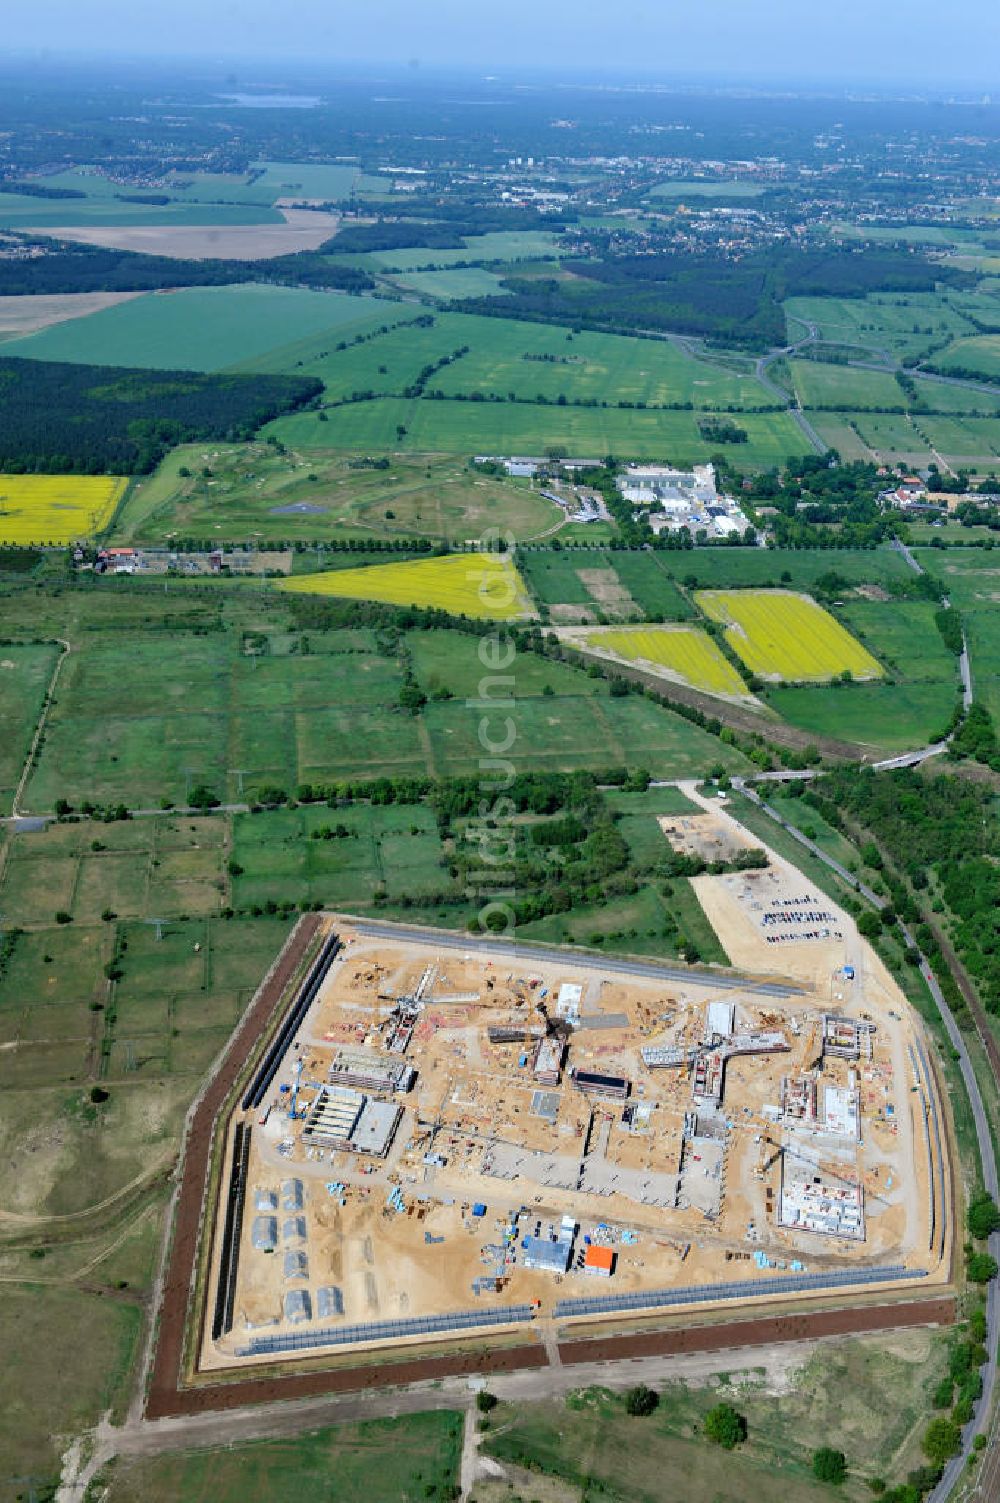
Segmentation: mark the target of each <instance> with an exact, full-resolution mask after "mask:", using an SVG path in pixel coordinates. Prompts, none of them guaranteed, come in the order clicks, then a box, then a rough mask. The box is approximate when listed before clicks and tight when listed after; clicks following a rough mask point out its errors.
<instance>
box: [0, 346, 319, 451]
mask: <svg viewBox="0 0 1000 1503" xmlns="http://www.w3.org/2000/svg"><path fill="white" fill-rule="evenodd" d="M322 389H323V388H322V383H321V382H319V381H317V380H316V379H314V378H313V377H305V376H271V375H267V376H230V375H201V374H198V373H195V372H191V371H153V370H148V371H147V370H143V371H136V370H126V369H119V368H116V367H114V366H93V365H68V364H65V365H64V364H62V363H61V362H56V361H48V360H16V359H0V404H2V406H3V423H2V425H0V471H6V472H7V473H10V474H25V473H39V474H74V473H78V474H85V475H99V474H105V473H107V474H112V475H135V474H147V473H148V472H149V471H150V470H152V469H155V467H156V465H157V464H159V462H160V460H161V459H162V458H163V456H164V454H166V452H167V450H168V449H170V448H172V447H173V446H174V445H175V444H180V443H190V442H191V441H192V440H197V439H212V440H224V441H230V442H232V441H239V440H246V439H250V438H252V437H253V435H254V434H255V433H256V431H257V429H258V428H260V427H261V426H262V425H263V424H264V423H267V422H270V420H271V419H272V418H275V417H278V416H280V414H281V413H283V412H290V411H292V410H293V409H295V408H297V407H301V406H302V405H303V404H304V403H306V402H309V401H312V400H313V398H315V397H316V396H318V395H319V393H320V392H321V391H322Z"/></svg>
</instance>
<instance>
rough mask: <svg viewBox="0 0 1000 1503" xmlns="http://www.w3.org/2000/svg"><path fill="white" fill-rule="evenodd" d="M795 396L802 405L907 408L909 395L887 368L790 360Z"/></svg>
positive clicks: (817, 406)
mask: <svg viewBox="0 0 1000 1503" xmlns="http://www.w3.org/2000/svg"><path fill="white" fill-rule="evenodd" d="M789 368H790V370H791V373H792V381H793V384H794V387H795V395H796V397H797V398H798V401H799V405H800V406H802V407H816V408H822V407H853V408H854V409H856V410H857V409H864V408H874V409H876V410H877V409H879V408H885V407H906V406H908V405H909V403H908V402H907V399H906V395H905V393H904V391H903V389H902V387H901V386H900V385H899V382H898V381H897V380H896V378H895V377H894V376H892V375H890V374H889V372H888V371H885V372H883V371H866V370H856V369H854V368H853V367H852V366H849V365H823V364H822V363H821V362H820V361H818V360H791V361H789Z"/></svg>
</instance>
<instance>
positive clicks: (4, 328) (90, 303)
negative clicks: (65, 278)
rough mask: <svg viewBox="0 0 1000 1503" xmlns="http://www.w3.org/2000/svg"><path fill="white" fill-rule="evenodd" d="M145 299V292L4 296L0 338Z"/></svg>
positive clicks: (34, 330)
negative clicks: (142, 297)
mask: <svg viewBox="0 0 1000 1503" xmlns="http://www.w3.org/2000/svg"><path fill="white" fill-rule="evenodd" d="M141 296H142V293H141V292H63V293H56V294H54V295H52V296H51V297H48V296H42V297H0V336H3V335H7V334H9V335H12V336H13V335H20V334H35V333H37V331H38V330H39V329H47V328H49V327H50V325H52V324H62V323H66V322H67V321H68V320H69V319H71V318H85V317H86V316H87V314H88V313H100V311H101V309H102V308H113V307H114V305H115V304H116V303H127V302H129V301H130V300H131V299H132V298H134V297H141Z"/></svg>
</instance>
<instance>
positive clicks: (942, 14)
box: [3, 0, 1000, 89]
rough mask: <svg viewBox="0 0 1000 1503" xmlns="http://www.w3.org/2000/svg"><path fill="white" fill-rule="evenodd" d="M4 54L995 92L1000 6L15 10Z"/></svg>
mask: <svg viewBox="0 0 1000 1503" xmlns="http://www.w3.org/2000/svg"><path fill="white" fill-rule="evenodd" d="M4 11H5V14H4V19H3V32H4V49H5V50H7V51H23V50H31V51H33V52H38V51H39V50H42V49H45V50H47V51H49V52H51V53H54V54H57V55H59V54H62V55H65V54H67V53H81V52H82V53H88V54H91V55H93V54H95V53H100V52H102V51H108V52H115V53H132V54H136V55H139V54H153V55H157V54H159V55H163V56H168V55H169V56H172V57H176V56H181V55H186V56H197V57H201V58H202V59H203V60H205V61H215V60H216V59H223V58H231V59H234V60H235V59H240V58H249V57H254V58H259V59H261V60H267V59H270V58H274V59H275V60H278V59H283V60H286V59H288V58H290V57H299V58H304V59H307V60H308V61H310V62H312V63H313V64H316V63H320V62H321V61H323V60H325V59H329V60H330V61H339V62H351V61H369V62H382V63H386V64H397V65H398V64H407V63H415V64H417V65H419V66H421V67H424V68H428V69H433V68H436V67H451V66H453V65H460V64H471V65H473V66H475V67H477V68H480V69H482V70H484V71H489V70H490V69H491V68H492V69H501V70H503V71H504V72H505V73H509V72H510V71H511V70H524V69H528V68H530V69H532V70H536V69H544V70H562V69H567V70H569V69H579V68H587V69H591V70H608V71H618V72H638V71H641V72H643V73H644V74H660V75H662V76H664V77H667V78H676V77H679V76H688V77H702V78H712V77H720V76H724V77H729V78H732V77H740V78H745V79H748V80H753V79H757V80H761V81H771V80H779V79H781V80H785V81H787V82H798V81H803V82H804V81H807V80H819V79H842V80H844V81H847V82H850V81H851V80H858V81H865V82H868V83H872V82H874V83H884V84H885V85H886V86H888V87H892V88H894V89H896V88H900V87H903V88H905V87H906V86H907V85H908V84H910V83H913V84H920V85H926V84H927V83H934V82H939V83H940V84H942V85H950V84H960V83H968V84H970V85H974V86H978V87H991V86H994V85H995V84H996V82H997V74H996V63H997V58H998V55H1000V5H998V4H997V0H952V3H950V4H947V3H943V0H821V3H820V4H817V3H816V0H693V3H692V0H618V3H614V4H608V3H607V0H501V3H493V4H488V3H487V0H280V3H276V0H7V5H6V6H5V7H4Z"/></svg>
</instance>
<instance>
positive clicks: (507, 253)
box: [337, 230, 558, 275]
mask: <svg viewBox="0 0 1000 1503" xmlns="http://www.w3.org/2000/svg"><path fill="white" fill-rule="evenodd" d="M557 244H558V242H557V239H556V236H555V235H553V234H550V233H549V232H548V231H547V230H498V231H495V232H493V233H491V234H487V235H466V236H465V237H464V241H463V244H462V245H461V246H458V247H456V248H455V249H454V250H442V249H441V248H440V247H435V246H414V247H413V248H412V249H404V250H387V251H365V252H363V253H362V254H360V255H347V256H343V257H338V258H337V259H338V260H340V259H343V260H345V261H346V262H348V263H349V264H350V265H351V266H361V267H363V268H364V269H365V271H368V272H371V273H372V275H377V274H378V273H379V272H394V271H402V272H410V271H422V270H425V269H426V268H428V267H435V268H445V267H449V266H454V264H455V263H456V262H457V261H463V262H464V261H482V262H486V263H491V264H495V263H511V262H518V261H526V260H531V261H538V260H544V259H545V258H546V257H549V256H554V255H555V253H556V247H557Z"/></svg>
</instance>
